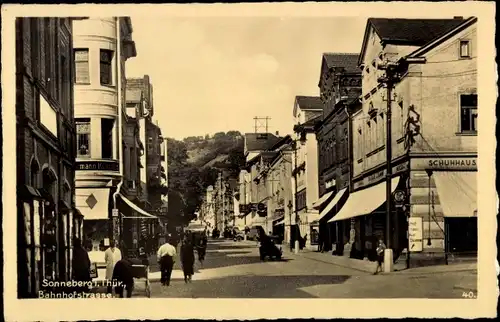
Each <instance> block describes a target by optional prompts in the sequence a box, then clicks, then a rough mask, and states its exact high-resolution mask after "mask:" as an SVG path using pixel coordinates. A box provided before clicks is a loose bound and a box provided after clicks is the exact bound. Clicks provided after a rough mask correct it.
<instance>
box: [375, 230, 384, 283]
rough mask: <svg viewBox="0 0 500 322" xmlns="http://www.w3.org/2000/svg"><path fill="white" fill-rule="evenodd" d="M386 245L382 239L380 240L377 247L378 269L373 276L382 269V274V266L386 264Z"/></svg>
mask: <svg viewBox="0 0 500 322" xmlns="http://www.w3.org/2000/svg"><path fill="white" fill-rule="evenodd" d="M385 248H386V247H385V244H384V242H383V241H382V238H380V239H379V240H378V245H377V249H376V251H377V268H376V269H375V273H373V275H377V274H378V269H379V268H380V271H381V272H382V264H383V263H384V250H385Z"/></svg>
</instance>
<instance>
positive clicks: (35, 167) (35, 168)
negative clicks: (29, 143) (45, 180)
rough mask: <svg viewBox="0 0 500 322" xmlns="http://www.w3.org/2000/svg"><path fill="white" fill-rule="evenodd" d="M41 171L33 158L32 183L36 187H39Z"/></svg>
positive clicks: (31, 168)
mask: <svg viewBox="0 0 500 322" xmlns="http://www.w3.org/2000/svg"><path fill="white" fill-rule="evenodd" d="M39 171H40V167H39V166H38V164H37V163H36V162H35V161H34V160H33V161H32V162H31V167H30V184H31V186H32V187H33V188H35V189H38V172H39Z"/></svg>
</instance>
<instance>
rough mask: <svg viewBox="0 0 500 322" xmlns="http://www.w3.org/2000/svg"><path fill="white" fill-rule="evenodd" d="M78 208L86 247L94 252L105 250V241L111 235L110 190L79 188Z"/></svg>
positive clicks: (81, 232) (77, 190)
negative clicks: (81, 218)
mask: <svg viewBox="0 0 500 322" xmlns="http://www.w3.org/2000/svg"><path fill="white" fill-rule="evenodd" d="M75 199H76V200H75V203H76V208H77V209H78V210H79V212H80V213H81V214H82V216H83V225H82V226H80V227H81V230H82V231H80V232H79V234H80V235H82V237H83V238H82V239H83V240H84V242H85V244H86V246H89V247H90V248H91V249H92V250H94V251H99V250H104V247H105V245H104V241H105V240H107V239H109V236H110V233H111V222H110V212H111V209H112V206H113V204H112V202H113V200H112V194H111V189H110V188H77V189H76V192H75Z"/></svg>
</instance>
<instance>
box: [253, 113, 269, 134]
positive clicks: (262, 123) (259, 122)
mask: <svg viewBox="0 0 500 322" xmlns="http://www.w3.org/2000/svg"><path fill="white" fill-rule="evenodd" d="M253 119H254V129H255V133H261V130H264V133H269V120H270V119H271V118H270V117H268V116H266V117H258V116H256V117H254V118H253Z"/></svg>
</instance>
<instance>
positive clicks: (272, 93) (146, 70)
mask: <svg viewBox="0 0 500 322" xmlns="http://www.w3.org/2000/svg"><path fill="white" fill-rule="evenodd" d="M131 19H132V26H133V34H132V37H133V39H134V41H135V43H136V48H137V57H135V58H132V59H130V60H128V61H127V65H126V75H127V77H141V76H142V75H145V74H147V75H149V76H150V78H151V82H152V84H153V87H154V109H155V114H154V119H156V120H158V122H159V123H160V126H161V127H162V132H163V134H164V136H167V137H173V138H176V139H182V138H184V137H187V136H198V135H205V134H210V135H213V134H214V133H216V132H221V131H224V132H227V131H229V130H236V131H240V132H242V133H247V132H253V131H254V119H253V118H254V117H256V116H258V117H266V116H268V117H270V118H271V119H270V120H269V131H270V132H276V131H279V132H280V135H284V134H290V133H291V132H292V129H293V103H294V98H295V96H297V95H308V96H309V95H310V96H319V89H318V81H319V74H320V68H321V58H322V54H323V53H325V52H345V53H359V51H360V49H361V42H362V40H363V35H364V29H365V26H366V18H362V17H354V18H353V17H324V18H322V17H286V18H281V17H265V16H261V17H199V16H198V17H191V18H189V17H185V18H184V17H165V18H160V17H151V16H149V17H147V18H146V17H144V16H133V15H132V16H131ZM152 35H156V36H154V37H153V36H152Z"/></svg>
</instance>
